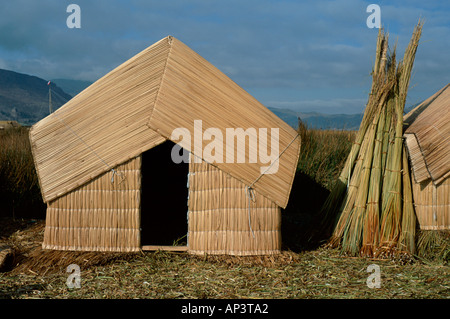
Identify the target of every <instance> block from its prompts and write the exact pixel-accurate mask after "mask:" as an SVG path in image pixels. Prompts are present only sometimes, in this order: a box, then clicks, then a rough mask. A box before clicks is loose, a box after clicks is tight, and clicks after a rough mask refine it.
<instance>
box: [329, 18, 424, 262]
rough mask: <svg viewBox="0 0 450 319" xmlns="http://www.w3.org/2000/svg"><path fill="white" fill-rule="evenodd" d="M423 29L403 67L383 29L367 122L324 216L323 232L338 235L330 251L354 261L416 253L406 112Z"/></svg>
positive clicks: (415, 35) (333, 237)
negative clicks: (405, 142) (339, 251)
mask: <svg viewBox="0 0 450 319" xmlns="http://www.w3.org/2000/svg"><path fill="white" fill-rule="evenodd" d="M422 25H423V23H422V22H421V21H419V23H418V25H417V26H416V27H415V30H414V33H413V36H412V39H411V41H410V43H409V45H408V47H407V49H406V52H405V55H404V57H403V60H402V61H401V62H399V63H398V64H397V62H396V56H395V51H396V50H395V48H394V49H393V50H392V53H390V54H389V53H388V35H387V34H385V33H384V30H383V29H380V31H379V34H378V39H377V51H376V58H375V64H374V69H373V73H372V88H371V92H370V95H369V100H368V102H367V106H366V110H365V113H364V117H363V120H362V122H361V125H360V129H359V131H358V135H357V137H356V140H355V142H354V144H353V147H352V149H351V152H350V155H349V156H348V158H347V161H346V164H345V167H344V169H343V171H342V173H341V175H340V177H339V180H338V183H336V186H335V188H334V189H333V190H332V192H331V194H330V196H329V198H328V199H327V201H326V203H325V204H324V206H323V208H322V211H321V218H322V219H323V222H322V227H323V228H322V229H324V230H325V231H326V230H327V227H328V230H333V231H332V235H331V238H330V241H329V243H330V245H331V246H341V247H342V249H343V251H344V252H345V253H349V254H351V255H365V256H374V255H379V254H391V253H397V252H408V253H413V252H414V247H415V244H414V238H415V228H416V222H415V215H414V208H413V204H412V191H411V178H410V170H409V167H408V159H407V155H406V150H405V148H404V145H403V111H404V106H405V101H406V94H407V90H408V86H409V80H410V76H411V69H412V66H413V62H414V57H415V53H416V50H417V46H418V42H419V39H420V35H421V30H422ZM402 172H403V174H402Z"/></svg>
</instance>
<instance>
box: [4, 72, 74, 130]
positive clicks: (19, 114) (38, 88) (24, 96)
mask: <svg viewBox="0 0 450 319" xmlns="http://www.w3.org/2000/svg"><path fill="white" fill-rule="evenodd" d="M47 83H48V81H47V80H44V79H41V78H38V77H36V76H31V75H27V74H22V73H17V72H13V71H8V70H3V69H0V120H11V121H17V122H19V123H21V124H23V125H32V124H34V123H36V122H37V121H39V120H40V119H42V118H44V117H45V116H47V115H48V114H49V113H50V111H49V86H48V85H47ZM50 85H51V90H52V110H53V111H54V110H56V109H58V108H59V107H60V106H61V105H63V104H65V103H66V102H67V101H69V100H70V99H71V98H72V96H71V95H69V94H67V93H66V92H64V91H63V90H62V89H61V88H60V87H58V86H57V85H55V84H54V83H51V84H50Z"/></svg>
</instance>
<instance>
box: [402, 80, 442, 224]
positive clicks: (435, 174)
mask: <svg viewBox="0 0 450 319" xmlns="http://www.w3.org/2000/svg"><path fill="white" fill-rule="evenodd" d="M404 123H405V125H406V130H405V134H404V136H405V141H406V146H407V148H408V153H409V158H410V162H411V170H412V172H413V174H412V175H413V178H412V184H413V185H412V186H413V197H414V208H415V212H416V215H417V219H418V222H419V225H420V229H422V230H450V196H449V194H450V84H447V85H446V86H445V87H443V88H442V89H440V90H439V91H438V92H436V93H435V94H434V95H432V96H431V97H429V98H428V99H426V100H425V101H423V102H422V103H421V104H420V105H418V106H417V107H415V108H414V109H413V110H411V111H410V112H409V113H408V114H406V115H405V117H404Z"/></svg>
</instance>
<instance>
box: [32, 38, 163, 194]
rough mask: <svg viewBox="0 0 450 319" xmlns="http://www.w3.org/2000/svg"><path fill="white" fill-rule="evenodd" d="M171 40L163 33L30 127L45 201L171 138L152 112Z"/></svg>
mask: <svg viewBox="0 0 450 319" xmlns="http://www.w3.org/2000/svg"><path fill="white" fill-rule="evenodd" d="M169 48H170V45H169V43H168V41H167V39H163V40H161V41H159V42H157V43H155V44H154V45H152V46H150V47H149V48H147V49H145V50H144V51H142V52H141V53H139V54H137V55H136V56H134V57H133V58H131V59H130V60H128V61H126V62H125V63H123V64H122V65H120V66H119V67H117V68H116V69H114V70H112V71H111V72H109V73H108V74H106V75H105V76H103V77H102V78H100V79H99V80H97V81H96V82H95V83H94V84H92V85H91V86H89V87H88V88H86V89H85V90H84V91H82V92H81V93H80V94H78V95H77V96H75V97H74V98H72V99H71V100H70V101H69V102H67V103H66V104H65V105H63V106H62V107H61V108H59V109H58V110H57V111H55V112H54V113H52V114H50V115H49V116H47V117H46V118H44V119H42V120H41V121H39V122H38V123H36V124H35V125H33V127H32V128H31V130H30V141H31V146H32V151H33V157H34V161H35V165H36V170H37V173H38V176H39V182H40V186H41V192H42V195H43V197H44V201H45V202H49V201H51V200H54V199H56V198H57V197H59V196H62V195H64V194H66V193H67V192H69V191H71V190H74V189H75V188H77V187H79V186H81V185H83V184H85V183H87V182H89V181H91V180H92V179H94V178H96V177H97V176H98V175H100V174H102V173H104V172H106V171H108V170H111V168H113V167H115V166H117V165H119V164H120V163H123V162H124V161H126V160H128V159H131V158H134V157H136V156H138V155H139V154H140V153H142V152H144V151H145V150H147V149H150V148H152V147H153V146H156V145H158V144H160V143H162V142H163V141H165V139H164V138H163V137H162V136H161V135H159V134H158V133H156V132H154V131H152V130H150V129H149V128H148V126H147V125H146V123H147V122H148V119H149V117H150V114H151V111H152V107H153V104H154V102H155V98H156V95H157V92H158V88H159V84H160V82H161V78H162V76H163V72H164V66H165V62H166V60H167V55H168V52H169Z"/></svg>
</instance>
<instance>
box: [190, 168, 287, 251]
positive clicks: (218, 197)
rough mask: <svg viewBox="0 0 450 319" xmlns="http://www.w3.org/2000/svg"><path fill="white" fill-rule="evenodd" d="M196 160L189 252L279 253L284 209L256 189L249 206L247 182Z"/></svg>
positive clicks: (191, 193)
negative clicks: (282, 210) (282, 211)
mask: <svg viewBox="0 0 450 319" xmlns="http://www.w3.org/2000/svg"><path fill="white" fill-rule="evenodd" d="M192 162H193V161H191V163H190V167H189V171H190V173H189V199H188V206H189V213H188V219H189V222H188V251H189V252H190V253H192V254H203V253H208V254H228V255H266V254H277V253H279V252H280V250H281V209H280V208H279V207H278V206H277V205H276V204H275V203H274V202H272V201H270V200H269V199H267V198H266V197H264V196H262V195H261V194H260V193H258V192H256V191H255V193H254V201H252V200H250V209H249V206H248V203H249V198H248V193H247V192H246V186H245V184H244V183H242V182H240V181H239V180H237V179H236V178H234V177H232V176H230V175H229V174H227V173H224V172H223V171H221V170H219V169H218V168H216V167H214V166H212V165H210V164H208V163H206V162H202V163H192ZM249 214H250V219H249ZM249 223H250V224H251V229H250V224H249ZM252 230H253V233H252Z"/></svg>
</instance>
